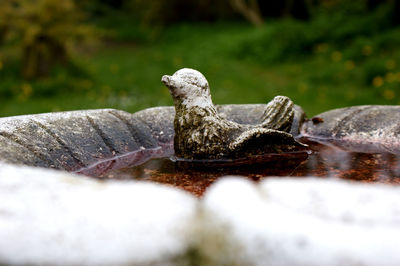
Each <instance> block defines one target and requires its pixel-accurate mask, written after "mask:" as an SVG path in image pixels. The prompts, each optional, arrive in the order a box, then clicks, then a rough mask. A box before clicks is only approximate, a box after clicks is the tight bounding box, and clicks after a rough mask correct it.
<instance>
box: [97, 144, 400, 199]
mask: <svg viewBox="0 0 400 266" xmlns="http://www.w3.org/2000/svg"><path fill="white" fill-rule="evenodd" d="M303 141H307V143H308V145H309V147H310V150H311V153H306V152H300V153H286V154H269V155H266V156H261V157H254V158H251V159H244V160H240V161H224V162H221V161H217V162H215V161H198V162H193V161H181V160H171V159H170V158H158V159H152V160H150V161H147V162H146V163H144V164H141V165H138V166H135V167H128V168H120V169H114V170H111V171H108V172H105V173H101V174H99V175H96V176H97V177H100V178H113V179H140V180H148V181H153V182H159V183H163V184H168V185H171V186H175V187H180V188H182V189H185V190H187V191H189V192H191V193H194V194H196V195H198V196H201V195H202V194H203V193H204V191H205V190H206V188H207V187H208V186H209V185H210V184H212V183H213V182H214V181H215V180H216V179H217V178H219V177H221V176H224V175H242V176H246V177H248V178H249V179H251V180H255V181H257V180H261V179H265V178H268V177H270V176H293V177H304V176H318V177H321V178H330V177H335V178H342V179H346V180H352V181H355V182H380V183H390V184H398V183H399V182H400V160H399V158H398V155H395V154H390V153H365V152H352V151H345V150H343V149H341V148H338V147H337V146H335V145H330V144H322V143H317V142H312V141H309V140H303Z"/></svg>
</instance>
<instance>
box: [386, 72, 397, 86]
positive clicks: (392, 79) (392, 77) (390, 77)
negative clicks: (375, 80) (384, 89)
mask: <svg viewBox="0 0 400 266" xmlns="http://www.w3.org/2000/svg"><path fill="white" fill-rule="evenodd" d="M385 80H386V82H389V83H392V82H395V81H396V75H395V74H393V73H392V72H388V73H386V75H385Z"/></svg>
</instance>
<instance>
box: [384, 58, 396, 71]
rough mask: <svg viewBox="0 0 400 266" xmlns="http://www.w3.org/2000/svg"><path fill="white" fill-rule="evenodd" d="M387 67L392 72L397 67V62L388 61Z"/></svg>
mask: <svg viewBox="0 0 400 266" xmlns="http://www.w3.org/2000/svg"><path fill="white" fill-rule="evenodd" d="M385 66H386V68H387V69H388V70H392V69H394V68H395V67H396V61H394V60H393V59H390V60H387V61H386V64H385Z"/></svg>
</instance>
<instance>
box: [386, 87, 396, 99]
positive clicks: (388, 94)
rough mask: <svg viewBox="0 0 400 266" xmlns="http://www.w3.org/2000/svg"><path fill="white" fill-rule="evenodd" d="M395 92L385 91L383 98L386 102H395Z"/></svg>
mask: <svg viewBox="0 0 400 266" xmlns="http://www.w3.org/2000/svg"><path fill="white" fill-rule="evenodd" d="M394 96H395V94H394V91H393V90H389V89H387V90H384V91H383V98H385V99H386V100H393V99H394Z"/></svg>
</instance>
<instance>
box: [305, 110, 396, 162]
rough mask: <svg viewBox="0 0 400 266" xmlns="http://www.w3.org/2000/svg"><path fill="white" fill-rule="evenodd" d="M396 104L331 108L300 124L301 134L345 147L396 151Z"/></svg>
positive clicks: (375, 150)
mask: <svg viewBox="0 0 400 266" xmlns="http://www.w3.org/2000/svg"><path fill="white" fill-rule="evenodd" d="M399 121H400V106H379V105H365V106H354V107H348V108H341V109H335V110H331V111H328V112H325V113H322V114H319V115H317V116H316V117H315V118H314V119H311V120H309V121H308V122H306V123H304V124H303V127H302V130H301V133H302V135H304V136H306V137H309V138H311V139H314V140H316V141H320V142H330V143H333V144H335V145H337V146H340V147H342V148H343V149H346V150H352V151H361V152H390V153H396V154H397V153H400V124H399Z"/></svg>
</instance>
